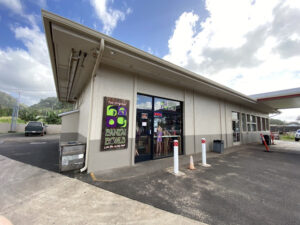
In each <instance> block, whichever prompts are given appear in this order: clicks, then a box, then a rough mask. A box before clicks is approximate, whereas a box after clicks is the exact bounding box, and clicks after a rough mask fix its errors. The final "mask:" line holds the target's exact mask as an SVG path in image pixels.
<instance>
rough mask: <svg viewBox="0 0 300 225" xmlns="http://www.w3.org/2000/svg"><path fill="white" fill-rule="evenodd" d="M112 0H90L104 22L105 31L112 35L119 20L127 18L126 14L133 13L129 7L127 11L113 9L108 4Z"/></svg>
mask: <svg viewBox="0 0 300 225" xmlns="http://www.w3.org/2000/svg"><path fill="white" fill-rule="evenodd" d="M109 2H113V1H112V0H90V3H91V5H92V6H93V7H94V10H95V12H96V14H97V16H98V17H99V19H100V20H101V22H102V24H103V32H104V33H106V34H108V35H110V34H111V33H112V32H113V30H114V29H115V28H116V26H117V24H118V22H119V21H123V20H124V19H125V16H126V14H130V13H132V9H131V8H127V9H126V10H125V12H122V11H120V10H117V9H112V8H111V7H109V6H108V4H109Z"/></svg>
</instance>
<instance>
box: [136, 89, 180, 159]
mask: <svg viewBox="0 0 300 225" xmlns="http://www.w3.org/2000/svg"><path fill="white" fill-rule="evenodd" d="M153 102H154V107H153V104H152V103H153ZM181 112H182V109H181V103H180V102H178V101H174V100H169V99H163V98H157V97H152V96H146V95H142V94H138V96H137V117H136V118H137V121H136V131H137V133H136V153H135V162H139V161H144V160H148V159H157V158H162V157H168V156H173V146H174V140H178V150H179V154H183V149H182V113H181Z"/></svg>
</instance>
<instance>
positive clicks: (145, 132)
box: [135, 110, 153, 162]
mask: <svg viewBox="0 0 300 225" xmlns="http://www.w3.org/2000/svg"><path fill="white" fill-rule="evenodd" d="M152 118H153V117H152V113H151V111H149V110H137V115H136V139H135V140H136V143H135V162H140V161H144V160H149V159H152Z"/></svg>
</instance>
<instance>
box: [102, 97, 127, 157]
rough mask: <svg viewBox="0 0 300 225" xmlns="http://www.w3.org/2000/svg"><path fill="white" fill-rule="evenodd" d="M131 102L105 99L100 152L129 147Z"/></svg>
mask: <svg viewBox="0 0 300 225" xmlns="http://www.w3.org/2000/svg"><path fill="white" fill-rule="evenodd" d="M128 126H129V100H124V99H118V98H110V97H104V104H103V120H102V138H101V148H100V151H108V150H118V149H126V148H127V146H128Z"/></svg>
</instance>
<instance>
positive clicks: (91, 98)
mask: <svg viewBox="0 0 300 225" xmlns="http://www.w3.org/2000/svg"><path fill="white" fill-rule="evenodd" d="M104 47H105V46H104V39H103V38H101V41H100V46H99V53H98V57H97V60H96V63H95V66H94V69H93V72H92V76H91V94H90V111H89V120H88V133H87V140H86V151H85V163H84V167H83V168H82V169H81V170H80V172H83V171H86V170H87V167H88V166H87V164H88V158H89V151H90V139H91V130H92V112H93V105H94V104H93V102H94V80H95V77H96V71H97V69H98V67H99V64H100V61H101V59H102V55H103V52H104Z"/></svg>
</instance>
